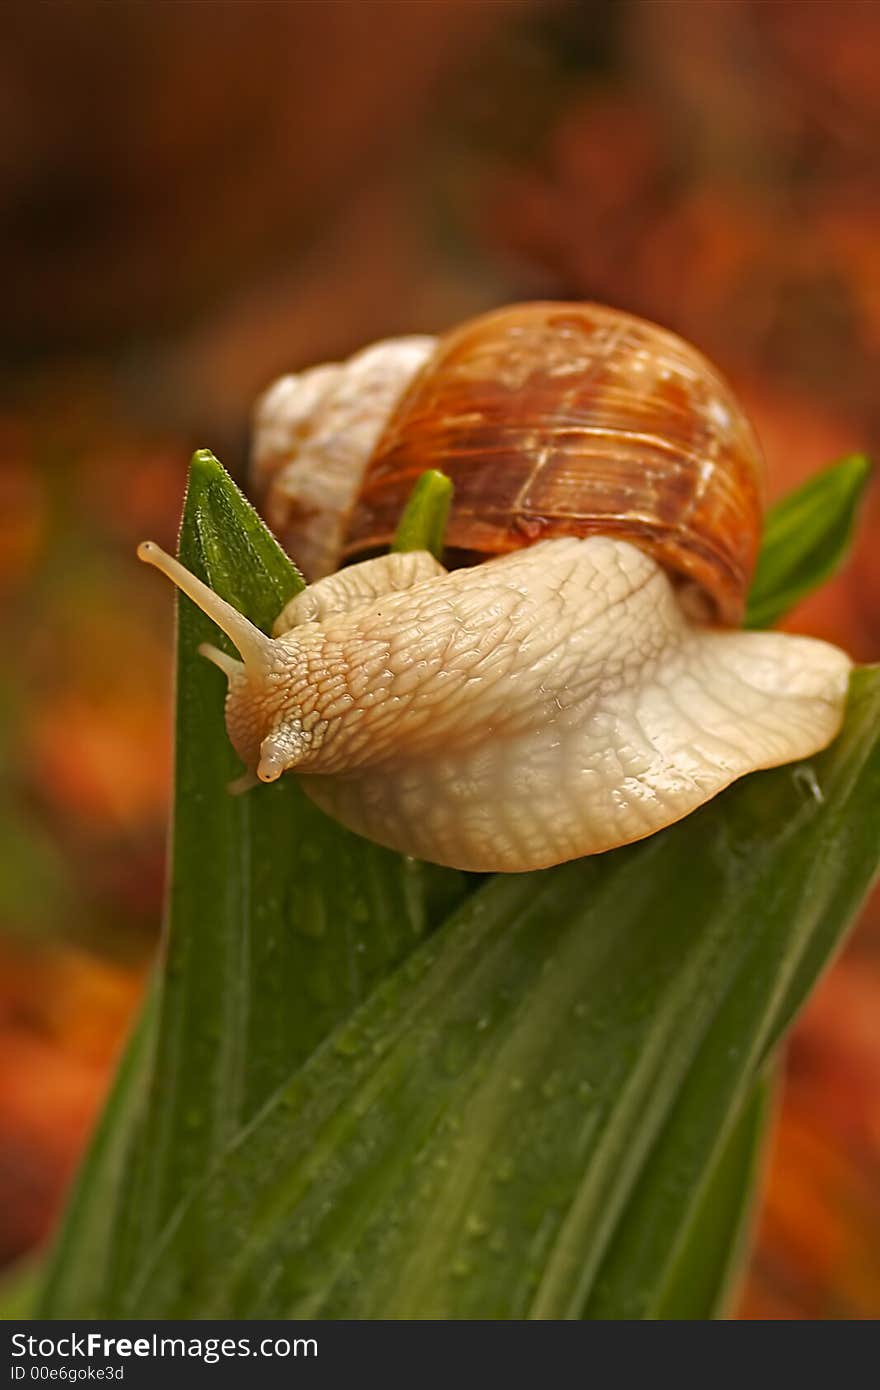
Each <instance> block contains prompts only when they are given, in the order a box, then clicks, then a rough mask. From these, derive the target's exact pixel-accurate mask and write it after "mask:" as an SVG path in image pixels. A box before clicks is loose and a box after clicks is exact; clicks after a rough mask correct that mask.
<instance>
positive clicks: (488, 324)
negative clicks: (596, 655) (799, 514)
mask: <svg viewBox="0 0 880 1390" xmlns="http://www.w3.org/2000/svg"><path fill="white" fill-rule="evenodd" d="M426 468H439V469H442V471H443V472H444V473H446V474H448V476H449V477H450V478H451V479H452V481H453V483H454V485H455V497H454V502H453V506H452V511H451V514H450V518H449V524H448V527H447V532H446V541H447V546H448V548H449V553H448V554H447V556H446V558H447V561H449V560H450V559H451V560H452V562H453V563H454V562H456V561H458V562H459V563H462V562H463V563H472V562H473V561H474V560H475V559H479V558H480V557H485V556H490V555H497V554H502V553H504V552H506V551H510V550H515V549H518V548H519V547H521V546H525V545H529V544H531V543H533V542H534V541H536V540H541V539H544V538H546V537H550V536H560V535H576V536H589V535H594V534H599V533H601V534H604V535H611V536H617V537H619V538H621V539H624V540H630V541H632V542H633V543H634V544H637V545H639V546H641V547H642V548H643V549H646V550H648V551H649V552H651V553H652V554H653V555H654V556H655V557H656V558H657V559H658V560H659V561H660V562H661V563H662V564H663V565H664V566H665V567H666V568H667V569H668V570H669V571H671V572H672V573H673V574H674V575H675V576H678V577H680V578H681V579H682V580H683V581H685V582H688V581H689V582H690V583H691V584H695V585H697V586H698V587H699V589H701V590H702V591H703V593H704V594H706V595H708V596H709V598H710V599H711V602H712V607H713V610H714V614H715V616H717V617H718V618H719V619H720V620H721V621H722V622H724V623H728V624H732V625H735V624H737V623H738V622H739V621H740V620H741V618H742V614H743V609H744V605H745V596H746V591H747V588H748V584H749V580H750V578H751V575H752V572H753V569H754V565H755V560H756V556H757V548H758V541H759V537H760V530H761V516H762V496H763V464H762V459H761V453H760V448H759V446H758V443H757V440H756V438H755V435H754V433H753V431H752V428H751V426H750V424H749V422H748V420H747V419H746V417H745V415H744V414H743V412H742V409H741V407H740V406H739V404H738V403H737V401H736V399H735V398H734V396H733V394H732V392H731V390H730V387H729V386H728V385H727V384H726V382H725V381H724V380H723V378H722V377H721V376H720V375H719V374H718V372H717V371H716V370H715V368H714V367H713V366H712V365H711V364H710V363H709V362H708V361H707V360H706V358H705V357H703V356H702V354H701V353H699V352H697V351H696V349H695V348H692V347H691V346H690V345H689V344H688V343H685V342H684V341H683V340H682V339H681V338H678V337H676V335H675V334H673V333H669V332H667V331H665V330H664V329H661V328H658V327H657V326H656V325H654V324H652V323H647V322H646V321H645V320H643V319H639V318H635V317H633V316H632V315H630V314H625V313H622V312H620V311H619V310H616V309H609V308H604V307H602V306H600V305H596V304H562V303H535V304H520V305H515V306H513V307H511V308H506V309H501V310H498V311H496V312H493V313H489V314H484V315H482V316H481V317H479V318H476V319H472V320H470V321H469V322H468V323H465V324H463V325H462V326H461V327H459V328H457V329H454V330H453V331H451V332H449V333H447V334H445V335H444V336H443V337H441V338H440V339H439V341H438V344H437V347H436V350H435V352H434V353H433V355H432V356H431V358H430V359H429V361H428V362H427V363H426V365H425V366H424V367H422V369H421V371H420V372H419V373H418V375H417V376H416V377H415V378H414V380H413V381H412V383H411V385H410V386H409V388H408V390H407V391H406V392H405V393H404V395H403V397H402V399H401V400H400V401H399V403H398V404H397V407H396V409H395V410H394V412H393V414H392V416H391V418H390V420H389V421H388V423H387V425H386V427H385V430H384V433H383V434H382V436H381V437H380V439H379V442H378V444H377V446H376V448H375V450H374V452H373V454H372V457H371V458H370V461H369V463H368V465H367V468H366V472H365V475H364V478H363V482H362V485H361V489H360V493H359V495H358V497H357V500H356V502H355V505H354V508H353V510H352V513H351V516H350V520H349V524H348V527H347V536H346V541H345V546H344V556H345V558H346V559H357V558H359V557H362V556H364V555H365V554H369V553H373V552H376V551H379V550H381V549H382V548H383V547H385V546H387V545H388V543H389V542H390V541H391V539H392V537H393V535H394V531H395V527H396V525H397V522H398V520H399V517H400V514H401V511H402V510H403V507H404V506H405V504H406V501H407V498H408V497H409V494H410V492H411V490H412V487H413V483H414V482H415V479H416V477H417V476H418V475H419V474H420V473H422V472H423V471H424V470H425V469H426Z"/></svg>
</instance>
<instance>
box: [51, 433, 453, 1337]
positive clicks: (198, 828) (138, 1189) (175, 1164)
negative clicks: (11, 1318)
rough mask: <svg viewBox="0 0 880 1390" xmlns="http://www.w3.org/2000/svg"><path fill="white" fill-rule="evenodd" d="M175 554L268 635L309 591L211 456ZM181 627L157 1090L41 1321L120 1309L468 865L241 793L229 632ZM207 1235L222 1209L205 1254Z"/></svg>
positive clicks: (197, 463) (88, 1192) (296, 800)
mask: <svg viewBox="0 0 880 1390" xmlns="http://www.w3.org/2000/svg"><path fill="white" fill-rule="evenodd" d="M180 558H181V560H182V562H183V563H184V564H185V565H186V566H187V568H188V569H190V570H191V571H192V572H193V573H195V574H196V575H198V576H199V577H200V578H202V579H204V580H205V581H206V582H207V583H208V584H210V585H211V587H212V588H214V589H215V590H216V591H217V592H218V593H219V594H221V596H222V597H223V598H225V599H227V600H228V601H229V602H231V603H232V604H234V605H235V606H236V607H237V608H239V610H240V611H242V612H243V613H245V614H246V616H248V617H249V618H250V619H251V620H252V621H254V622H256V623H257V624H258V625H259V626H261V627H262V628H264V630H265V629H268V628H269V626H270V624H271V622H272V620H273V618H274V617H275V616H276V614H277V613H278V612H279V611H280V610H281V608H282V607H283V606H284V604H285V603H286V602H287V601H288V600H289V599H290V597H291V596H292V595H293V594H294V593H295V592H296V591H297V590H298V589H299V588H301V587H302V580H301V579H300V577H299V575H298V574H297V572H296V570H295V569H294V567H293V565H292V564H291V562H290V561H289V560H288V558H287V557H286V556H285V555H284V553H283V552H282V551H281V550H280V548H279V547H278V545H277V544H276V542H275V540H274V539H273V538H272V536H271V535H270V534H269V532H268V531H267V530H266V528H265V526H264V525H263V523H262V521H261V520H260V519H259V517H258V516H257V514H256V513H255V512H254V510H253V509H252V508H251V506H250V505H249V503H248V502H247V501H246V500H245V499H244V497H243V496H242V495H241V493H240V492H239V491H238V489H237V488H236V487H235V485H234V484H233V482H232V481H231V479H230V478H229V477H228V475H227V474H226V473H225V471H224V470H223V469H222V467H221V466H220V464H219V463H218V462H217V460H216V459H215V458H214V457H213V455H211V454H210V453H208V452H207V451H201V452H200V453H198V454H196V455H195V457H194V459H193V462H192V467H191V472H190V481H189V487H188V491H187V498H186V504H185V509H184V516H183V523H182V528H181V535H180ZM178 634H179V635H178V647H179V652H178V673H177V750H176V776H175V808H174V824H173V840H172V850H171V873H170V894H169V905H168V922H167V943H166V959H165V967H164V972H163V978H162V985H161V993H160V999H159V1003H158V1013H159V1018H158V1030H157V1031H158V1040H157V1044H156V1048H155V1058H154V1062H153V1066H152V1071H151V1075H150V1078H149V1088H148V1101H147V1106H146V1111H145V1114H144V1115H143V1116H142V1119H141V1123H140V1126H139V1128H138V1131H137V1144H136V1146H135V1147H134V1148H133V1149H132V1151H131V1157H130V1161H129V1163H128V1165H127V1167H126V1171H125V1176H124V1191H125V1195H126V1200H125V1203H124V1205H123V1207H122V1208H121V1209H120V1210H118V1211H115V1212H114V1213H113V1219H112V1222H111V1223H110V1229H109V1231H108V1230H107V1229H106V1227H105V1228H103V1229H97V1228H95V1227H94V1225H93V1223H92V1222H91V1221H88V1222H81V1221H78V1220H77V1219H75V1217H74V1219H73V1225H72V1226H71V1227H69V1228H68V1232H67V1235H66V1236H65V1238H64V1239H63V1240H62V1243H61V1246H60V1248H59V1251H58V1253H57V1256H56V1263H55V1266H54V1268H53V1271H52V1273H51V1274H50V1279H49V1294H48V1296H47V1298H46V1300H45V1304H44V1312H45V1315H46V1316H53V1317H73V1316H86V1315H89V1314H91V1315H95V1314H97V1313H106V1312H107V1310H108V1307H109V1306H110V1303H109V1299H110V1292H109V1291H110V1290H111V1289H112V1288H114V1287H118V1286H119V1284H120V1283H124V1282H125V1280H126V1279H127V1277H128V1272H129V1270H130V1269H131V1268H133V1267H135V1266H136V1265H137V1263H138V1262H139V1260H140V1259H141V1258H142V1256H143V1253H144V1252H145V1251H146V1250H148V1249H149V1248H150V1247H151V1245H152V1243H153V1241H154V1240H155V1237H156V1235H157V1233H158V1232H159V1231H160V1230H161V1229H162V1228H163V1227H164V1225H165V1224H166V1223H167V1222H168V1220H169V1218H170V1216H171V1214H172V1213H173V1212H174V1210H175V1209H176V1208H177V1207H178V1205H179V1204H180V1203H181V1202H182V1201H184V1200H185V1199H186V1198H187V1196H188V1195H189V1193H190V1192H191V1190H192V1189H193V1188H194V1187H195V1186H196V1185H198V1184H199V1183H200V1182H201V1181H202V1178H203V1176H204V1173H205V1172H206V1170H207V1169H208V1168H209V1167H210V1164H211V1162H212V1160H213V1158H214V1157H215V1155H216V1154H217V1153H218V1152H220V1151H221V1150H222V1148H223V1147H224V1145H225V1144H226V1143H227V1142H228V1140H229V1139H230V1138H231V1137H232V1136H233V1135H234V1134H235V1133H236V1132H237V1130H238V1128H239V1127H240V1126H241V1125H242V1124H243V1123H246V1122H247V1121H248V1120H249V1119H250V1117H251V1116H252V1115H253V1114H254V1113H255V1112H256V1111H257V1110H258V1109H259V1107H260V1106H261V1105H262V1104H263V1103H264V1101H265V1100H266V1098H267V1097H268V1096H269V1095H270V1094H271V1093H272V1091H273V1090H274V1089H275V1088H276V1087H277V1086H278V1085H279V1084H280V1082H281V1081H282V1080H284V1079H285V1078H286V1077H287V1076H289V1074H290V1070H291V1068H293V1067H295V1066H296V1065H297V1064H298V1063H299V1062H301V1061H303V1060H304V1059H305V1058H306V1057H307V1056H308V1055H309V1053H310V1052H311V1051H312V1050H313V1048H314V1047H315V1046H316V1044H317V1043H318V1042H320V1040H321V1039H322V1038H323V1037H324V1036H325V1034H326V1033H327V1032H328V1031H329V1030H330V1029H331V1028H332V1027H333V1026H334V1025H335V1024H336V1023H338V1022H339V1020H340V1019H342V1018H344V1017H345V1016H346V1014H347V1013H348V1012H349V1010H350V1009H351V1008H352V1007H353V1006H354V1005H355V1004H356V1003H358V1002H359V1001H360V1000H361V999H362V998H363V997H364V996H365V994H367V993H368V992H369V990H370V989H371V988H372V986H373V985H374V984H375V983H376V982H377V981H378V980H379V979H381V978H382V976H383V975H384V973H385V971H386V970H387V969H388V967H389V966H390V965H393V964H395V963H397V962H398V961H399V960H400V959H402V958H403V957H404V956H405V955H406V954H407V952H408V951H409V950H410V949H411V948H412V946H413V945H414V944H415V943H416V942H418V941H419V940H420V939H421V937H422V936H423V935H424V934H425V932H426V931H427V930H428V928H429V927H430V926H431V925H432V924H433V923H434V922H435V921H437V920H439V918H440V917H442V916H443V915H445V914H446V912H447V911H448V910H450V909H451V907H452V906H454V905H455V904H456V903H457V902H458V901H459V899H460V897H461V896H462V894H463V893H464V891H465V888H466V880H465V877H464V876H463V875H461V874H457V873H454V872H450V873H448V874H447V873H444V872H443V871H440V870H435V869H433V868H430V869H428V868H424V867H423V866H421V865H419V864H416V863H414V862H413V861H411V860H407V859H404V858H402V857H401V856H398V855H395V854H392V853H391V852H390V851H387V850H384V849H381V848H379V847H378V846H375V845H372V844H370V843H368V842H367V841H366V840H363V839H361V838H359V837H357V836H355V835H352V834H350V833H348V832H347V831H345V830H343V829H342V828H341V827H340V826H338V825H336V824H335V823H334V822H332V821H330V820H328V819H327V818H326V817H325V816H324V815H323V814H322V813H321V812H320V811H318V810H317V808H316V807H314V806H313V805H312V803H311V802H309V801H308V800H307V799H306V797H305V796H304V794H303V793H302V792H301V791H300V789H299V787H298V785H297V784H296V782H295V781H294V780H293V779H292V778H284V779H282V780H281V781H280V782H278V783H276V784H274V785H273V786H271V787H259V788H256V789H255V790H254V791H252V792H250V793H248V794H246V795H244V796H239V797H234V796H231V795H230V794H229V793H228V791H227V785H228V783H229V781H230V779H231V778H233V777H235V776H236V774H237V773H238V772H240V767H239V765H238V762H237V759H236V757H235V754H234V752H233V750H232V748H231V745H230V743H229V739H228V737H227V735H226V730H225V725H224V718H223V703H224V693H225V691H224V679H223V677H222V675H221V673H220V672H219V671H217V670H216V668H214V667H213V666H211V665H210V664H209V663H208V662H207V661H205V660H204V659H203V658H202V657H201V656H199V655H198V647H199V644H200V643H201V642H203V641H210V642H213V643H215V644H221V645H226V639H225V638H223V637H222V636H220V635H219V634H218V632H217V630H216V628H215V627H214V625H213V624H212V623H211V622H210V621H209V620H208V619H207V618H206V617H205V616H204V615H203V614H202V613H201V612H199V611H198V610H197V609H196V608H195V607H194V605H193V604H192V603H190V601H189V600H188V599H181V601H180V606H179V619H178ZM228 649H230V650H231V648H228ZM114 1123H115V1121H114V1120H113V1117H112V1116H111V1117H109V1118H108V1124H110V1125H113V1124H114ZM98 1171H99V1170H96V1171H95V1174H89V1173H88V1172H87V1173H86V1174H85V1176H84V1186H83V1188H82V1189H81V1191H80V1195H79V1198H78V1201H79V1202H80V1203H85V1204H86V1205H87V1206H88V1207H89V1208H90V1209H94V1206H95V1204H96V1203H100V1186H99V1182H98V1180H97V1173H98ZM210 1238H211V1231H210V1223H209V1226H208V1228H206V1230H205V1232H204V1233H203V1239H204V1241H205V1247H204V1248H205V1249H207V1248H208V1246H209V1244H210ZM87 1261H88V1262H90V1265H91V1270H90V1273H89V1274H88V1276H87V1277H86V1278H85V1279H84V1280H83V1281H82V1282H81V1280H80V1276H81V1272H82V1270H83V1268H84V1265H85V1263H86V1262H87Z"/></svg>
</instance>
